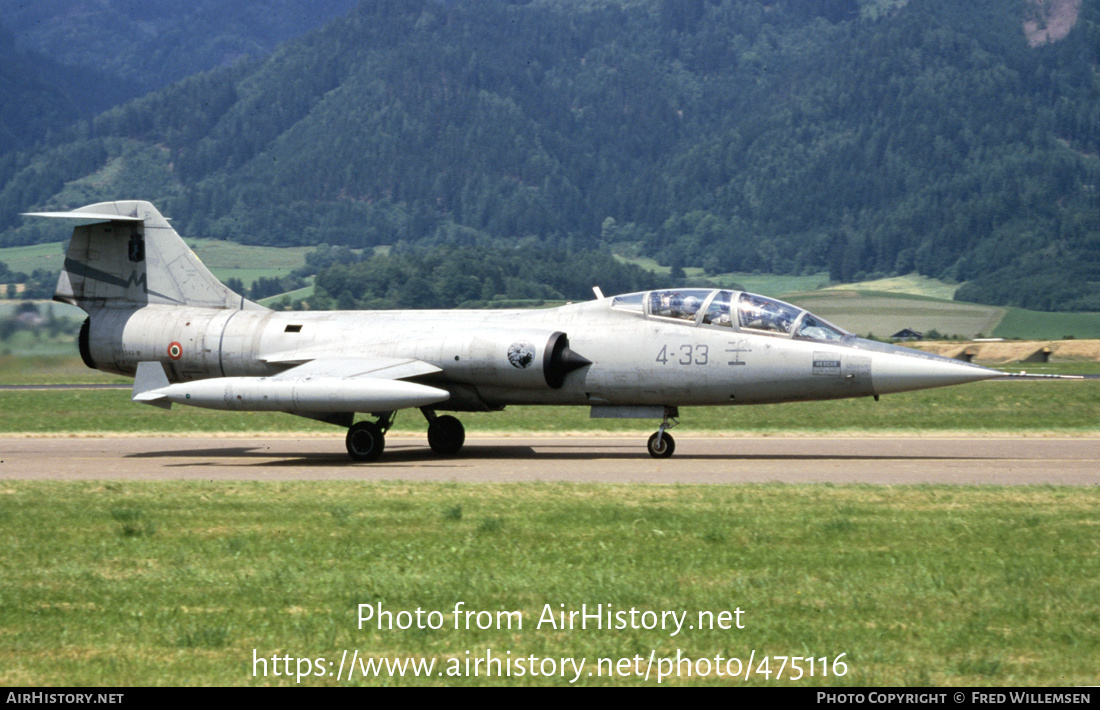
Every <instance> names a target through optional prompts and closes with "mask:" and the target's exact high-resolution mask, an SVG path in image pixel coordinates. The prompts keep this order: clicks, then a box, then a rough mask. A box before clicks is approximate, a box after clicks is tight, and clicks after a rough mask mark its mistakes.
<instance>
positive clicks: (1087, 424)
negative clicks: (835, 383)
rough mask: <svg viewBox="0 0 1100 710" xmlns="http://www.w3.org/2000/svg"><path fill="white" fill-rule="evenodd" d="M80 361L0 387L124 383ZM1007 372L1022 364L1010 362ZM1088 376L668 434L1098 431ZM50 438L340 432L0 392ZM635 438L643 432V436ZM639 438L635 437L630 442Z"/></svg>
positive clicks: (266, 417) (534, 421) (540, 429)
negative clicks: (80, 435)
mask: <svg viewBox="0 0 1100 710" xmlns="http://www.w3.org/2000/svg"><path fill="white" fill-rule="evenodd" d="M82 368H83V365H82V364H80V362H79V360H73V359H65V358H51V359H47V360H45V361H44V365H42V366H38V365H37V364H36V363H35V362H34V361H28V360H26V359H22V358H10V357H9V358H2V357H0V384H7V383H27V384H36V383H42V384H47V383H52V382H89V383H97V382H98V383H111V382H121V383H128V382H129V380H128V379H127V378H119V377H114V376H110V375H105V374H102V373H96V372H93V371H91V370H87V369H82ZM1009 369H1017V370H1018V369H1021V368H1020V367H1016V368H1009ZM1024 369H1027V370H1028V371H1029V372H1041V373H1047V374H1058V373H1061V374H1074V373H1081V372H1088V373H1094V372H1096V371H1097V369H1100V368H1098V366H1097V364H1096V363H1093V362H1083V363H1076V364H1064V365H1045V366H1044V365H1035V366H1032V365H1030V364H1029V365H1028V366H1027V367H1026V368H1024ZM1097 384H1098V383H1097V382H1095V381H1063V380H1060V381H1049V380H1048V381H1027V382H979V383H974V384H969V385H963V386H959V387H949V388H942V389H933V390H925V391H922V392H907V393H902V394H894V395H887V396H884V397H882V399H881V401H879V402H875V401H874V400H872V399H871V398H861V399H848V400H834V401H829V402H796V403H789V404H767V405H753V406H731V407H685V408H683V409H681V411H680V414H681V416H680V421H681V426H680V428H678V429H676V430H675V431H674V433H675V434H677V435H680V434H683V435H687V436H690V435H691V434H693V433H706V434H711V435H713V434H722V433H725V434H731V435H736V434H753V435H773V436H777V435H783V434H789V433H831V434H844V433H849V432H860V433H863V434H868V433H880V434H921V433H929V432H931V433H935V432H941V433H945V432H960V431H962V432H978V433H987V434H1009V433H1016V434H1019V433H1023V434H1032V435H1043V434H1048V433H1051V432H1057V433H1059V434H1063V435H1073V436H1097V435H1100V419H1098V418H1097V416H1096V413H1097V412H1098V411H1100V386H1097ZM458 416H459V417H460V418H461V420H462V422H463V423H464V424H465V425H466V428H467V431H469V432H470V433H471V434H498V433H503V434H520V433H531V432H537V433H544V434H557V435H561V434H565V433H569V432H580V433H586V432H601V431H611V432H637V433H638V434H639V435H640V436H642V435H645V436H648V434H649V433H651V432H652V431H654V430H655V429H656V426H657V424H658V423H659V422H657V421H656V420H646V419H600V420H592V419H590V418H589V410H588V408H587V407H508V408H507V409H506V410H505V411H503V412H489V413H478V412H469V413H466V412H464V413H461V414H459V415H458ZM426 428H427V426H426V422H425V419H424V417H423V416H421V415H420V413H419V412H416V411H415V410H412V411H406V412H401V413H400V414H399V416H398V417H397V422H396V424H395V426H394V430H393V431H394V433H395V434H399V435H400V434H415V435H420V436H422V435H423V434H424V433H425V431H426ZM5 432H6V433H29V434H44V435H51V434H57V433H58V432H65V433H66V434H68V433H86V434H111V433H144V432H160V433H165V434H181V433H201V432H206V433H216V432H238V433H250V432H263V433H297V432H303V433H304V432H315V433H321V434H330V435H333V436H339V435H342V432H343V430H342V429H340V428H339V427H334V426H331V425H328V424H322V423H319V422H315V421H313V420H310V419H304V418H302V417H295V416H291V415H288V414H280V413H268V412H223V411H216V410H206V409H198V408H195V407H184V406H176V407H173V409H172V410H171V411H166V410H162V409H158V408H156V407H150V406H146V405H141V404H135V403H133V402H131V401H130V392H129V390H126V389H123V390H106V391H104V390H62V391H20V390H14V391H13V390H7V391H0V433H5ZM642 438H644V436H643V437H642ZM642 443H644V442H642V439H639V446H641V444H642Z"/></svg>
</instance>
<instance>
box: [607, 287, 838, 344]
mask: <svg viewBox="0 0 1100 710" xmlns="http://www.w3.org/2000/svg"><path fill="white" fill-rule="evenodd" d="M611 307H612V308H615V309H620V310H625V311H634V312H636V313H641V314H644V315H645V316H646V317H648V318H653V319H657V320H666V319H667V320H671V321H676V322H680V323H684V324H685V325H702V326H710V327H718V328H730V329H736V330H741V331H746V332H752V333H764V334H769V335H777V336H783V337H789V338H804V339H808V340H834V341H835V340H844V339H845V338H848V337H853V336H852V335H851V334H850V333H848V332H846V331H844V330H842V329H840V328H838V327H836V326H835V325H833V324H831V323H829V322H827V321H825V320H822V319H821V318H818V317H817V316H815V315H813V314H812V313H810V312H809V311H805V310H803V309H801V308H799V307H797V306H792V305H791V304H789V303H784V302H783V301H777V300H776V299H774V298H768V297H767V296H758V295H756V294H754V293H748V292H745V291H727V290H715V289H704V288H679V289H664V290H661V291H646V292H644V293H628V294H624V295H622V296H615V297H614V298H612V299H611Z"/></svg>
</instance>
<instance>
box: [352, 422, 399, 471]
mask: <svg viewBox="0 0 1100 710" xmlns="http://www.w3.org/2000/svg"><path fill="white" fill-rule="evenodd" d="M396 418H397V412H385V413H384V414H381V415H379V416H378V420H377V421H373V422H367V421H363V422H359V423H357V424H352V425H351V427H350V428H349V429H348V435H347V438H346V439H345V440H344V442H345V443H346V444H347V446H348V456H350V457H351V458H352V460H354V461H377V460H378V459H379V457H381V456H382V452H383V451H384V450H385V448H386V432H387V431H389V430H390V427H392V426H393V420H394V419H396Z"/></svg>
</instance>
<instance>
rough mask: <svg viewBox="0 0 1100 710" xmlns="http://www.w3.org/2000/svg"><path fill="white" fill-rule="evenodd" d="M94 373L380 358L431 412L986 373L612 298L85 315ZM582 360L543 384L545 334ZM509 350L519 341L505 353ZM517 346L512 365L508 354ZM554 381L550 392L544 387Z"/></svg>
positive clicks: (215, 370)
mask: <svg viewBox="0 0 1100 710" xmlns="http://www.w3.org/2000/svg"><path fill="white" fill-rule="evenodd" d="M90 316H91V318H90V324H89V325H90V328H89V333H90V335H89V340H88V343H87V346H88V351H89V354H90V356H91V359H92V361H94V366H95V367H96V368H98V369H101V370H105V371H108V372H114V373H119V374H123V375H133V374H134V372H135V370H136V368H137V365H138V363H140V362H148V361H159V362H160V363H162V364H163V366H164V368H165V371H166V373H167V375H168V378H169V380H170V381H172V382H189V381H194V380H201V379H207V378H225V377H257V378H258V377H270V376H274V375H277V374H278V373H280V372H283V371H285V370H287V369H288V368H290V367H292V366H295V365H298V364H300V363H303V362H308V361H310V360H314V359H318V358H324V359H326V360H341V359H347V360H351V359H355V358H394V359H402V360H405V359H407V360H414V361H420V362H423V363H428V364H430V365H432V366H434V367H436V368H438V369H439V371H438V372H434V373H430V374H425V375H421V376H417V377H414V378H409V379H411V380H413V381H415V382H421V383H424V384H429V385H432V386H433V387H438V388H440V389H443V390H447V391H448V392H450V397H449V399H448V400H447V401H444V402H440V403H438V404H436V405H435V408H437V409H443V410H453V411H477V410H487V409H499V408H501V407H504V406H506V405H514V404H559V405H593V406H604V405H620V406H622V405H650V406H692V405H720V404H723V405H729V404H758V403H769V402H791V401H803V400H816V399H838V398H845V397H866V396H877V395H880V394H887V393H891V392H900V391H906V390H914V389H923V388H927V387H937V386H943V385H948V384H959V383H962V382H969V381H976V380H982V379H988V378H990V377H996V376H999V375H1000V373H997V372H994V371H992V370H988V369H986V368H982V367H977V366H973V365H969V364H966V363H962V362H959V361H955V360H948V359H945V358H940V357H936V356H932V355H927V354H925V353H921V352H919V351H915V350H910V349H907V348H900V347H896V346H892V345H885V344H881V343H875V342H871V341H866V340H862V339H859V338H855V337H853V336H847V337H846V338H845V339H844V340H842V341H832V342H829V341H819V340H811V339H799V338H793V337H789V336H783V335H772V334H767V333H757V332H751V331H749V330H747V329H743V328H738V327H736V325H729V324H727V325H724V326H717V325H703V324H702V323H700V322H685V321H677V320H672V319H667V318H658V317H653V316H652V315H649V314H645V313H641V312H634V311H628V310H622V309H619V308H615V307H613V306H612V299H610V298H605V299H600V300H596V301H591V302H586V303H579V304H571V305H566V306H561V307H558V308H550V309H543V310H488V311H469V310H448V311H416V310H410V311H373V312H371V311H354V312H347V311H329V312H322V311H299V312H278V311H266V310H226V309H212V308H196V307H187V306H169V305H149V306H145V307H142V308H136V309H129V308H117V307H106V308H102V309H95V310H91V311H90ZM555 334H557V335H562V334H566V335H567V336H568V347H569V349H571V350H572V352H574V353H576V354H577V355H579V356H581V357H582V358H583V359H584V360H587V361H588V362H589V363H590V364H585V365H583V366H574V367H575V369H572V370H571V371H569V372H567V373H564V379H563V380H561V381H560V383H548V381H547V375H546V372H545V368H544V365H545V363H548V362H549V358H550V357H551V355H552V353H550V352H549V348H550V346H551V345H552V341H553V337H554V336H555ZM516 346H521V347H519V348H517V347H516ZM517 349H518V350H526V351H529V352H528V355H529V356H528V357H527V358H526V360H524V359H523V358H520V361H519V362H516V361H515V360H516V358H514V357H513V358H510V357H509V354H510V352H513V351H516V350H517ZM555 384H557V385H558V386H554V385H555Z"/></svg>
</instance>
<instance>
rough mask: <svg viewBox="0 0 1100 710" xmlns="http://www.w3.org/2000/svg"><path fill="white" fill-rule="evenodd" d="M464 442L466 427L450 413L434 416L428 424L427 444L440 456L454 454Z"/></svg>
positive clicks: (460, 448)
mask: <svg viewBox="0 0 1100 710" xmlns="http://www.w3.org/2000/svg"><path fill="white" fill-rule="evenodd" d="M464 443H466V428H465V427H464V426H462V422H460V421H458V420H457V419H455V418H454V417H452V416H450V415H444V416H442V417H436V418H435V419H434V420H433V421H432V422H431V423H430V424H428V446H430V447H432V451H434V452H435V453H437V454H440V455H442V456H454V455H455V454H457V453H458V452H459V451H461V450H462V445H463V444H464Z"/></svg>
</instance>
